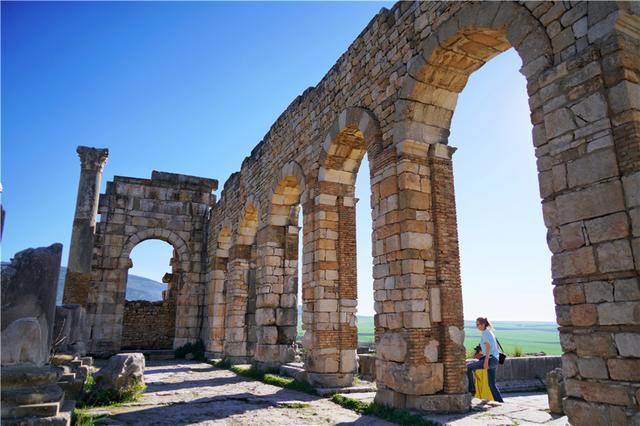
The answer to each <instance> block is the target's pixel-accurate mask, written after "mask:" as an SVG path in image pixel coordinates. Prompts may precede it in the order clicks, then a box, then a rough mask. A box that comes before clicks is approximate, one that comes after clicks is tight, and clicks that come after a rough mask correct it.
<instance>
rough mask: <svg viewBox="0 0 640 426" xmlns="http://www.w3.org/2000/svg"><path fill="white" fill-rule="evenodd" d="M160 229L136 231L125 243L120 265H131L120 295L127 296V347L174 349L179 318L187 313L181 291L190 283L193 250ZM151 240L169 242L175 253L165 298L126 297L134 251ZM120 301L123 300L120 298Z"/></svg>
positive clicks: (124, 343)
mask: <svg viewBox="0 0 640 426" xmlns="http://www.w3.org/2000/svg"><path fill="white" fill-rule="evenodd" d="M160 231H161V230H159V229H151V230H145V231H142V232H139V233H137V234H134V235H133V236H131V237H130V238H129V240H128V241H127V243H126V244H125V246H124V248H123V250H122V254H121V257H120V261H119V262H118V263H119V264H120V265H127V268H126V270H124V271H123V275H124V280H123V281H122V284H123V288H119V289H118V292H117V297H121V295H122V294H124V295H125V300H123V301H122V304H123V305H124V312H123V319H122V335H121V347H122V348H123V349H142V350H155V349H171V348H173V343H174V342H173V340H174V337H175V331H176V317H177V316H178V315H184V314H185V313H184V310H185V306H178V304H179V302H178V301H179V300H184V297H182V298H180V297H179V295H180V292H181V290H182V288H183V287H184V285H185V284H186V283H187V280H188V276H185V275H184V271H185V270H187V269H185V266H186V265H185V263H186V264H188V259H189V256H190V254H189V251H188V248H187V246H186V243H185V242H184V241H183V240H182V239H181V238H180V237H179V236H178V235H176V234H174V233H170V234H168V236H165V235H163V233H162V232H160ZM149 240H160V241H164V242H166V243H168V244H169V245H170V246H171V247H172V248H173V256H172V257H171V258H170V265H171V273H169V274H166V275H165V277H164V278H163V281H164V282H165V283H166V284H167V290H166V291H164V292H163V295H162V300H160V301H158V302H150V301H139V300H136V301H129V300H126V291H127V284H128V282H129V278H128V275H129V269H130V268H131V267H132V266H133V262H132V260H131V253H132V252H133V250H134V249H135V248H136V247H138V246H139V245H140V244H141V243H143V242H145V241H149ZM181 259H182V260H181ZM118 302H120V300H119V301H118Z"/></svg>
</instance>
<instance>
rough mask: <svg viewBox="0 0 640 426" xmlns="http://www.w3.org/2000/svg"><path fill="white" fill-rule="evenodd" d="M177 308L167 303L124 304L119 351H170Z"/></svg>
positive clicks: (131, 302)
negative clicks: (120, 349) (120, 348)
mask: <svg viewBox="0 0 640 426" xmlns="http://www.w3.org/2000/svg"><path fill="white" fill-rule="evenodd" d="M175 328H176V308H175V304H174V303H172V302H170V301H166V300H163V301H158V302H149V301H146V300H132V301H126V302H125V305H124V315H123V317H122V342H121V344H120V345H121V347H122V349H171V348H173V337H174V333H175Z"/></svg>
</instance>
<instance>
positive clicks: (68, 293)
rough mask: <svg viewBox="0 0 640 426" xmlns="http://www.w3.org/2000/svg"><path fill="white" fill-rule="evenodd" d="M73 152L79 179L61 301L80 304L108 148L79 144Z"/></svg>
mask: <svg viewBox="0 0 640 426" xmlns="http://www.w3.org/2000/svg"><path fill="white" fill-rule="evenodd" d="M77 152H78V156H79V157H80V164H81V166H80V182H79V184H78V196H77V200H76V212H75V215H74V217H73V229H72V232H71V244H70V245H69V262H68V264H67V276H66V278H65V285H64V297H63V301H64V303H77V304H80V305H83V306H84V305H86V301H87V293H88V289H89V282H90V281H91V257H92V252H93V235H94V233H95V227H96V216H97V214H98V199H99V197H100V181H101V179H102V170H103V168H104V165H105V163H106V162H107V157H108V156H109V150H108V149H100V148H90V147H86V146H79V147H78V149H77Z"/></svg>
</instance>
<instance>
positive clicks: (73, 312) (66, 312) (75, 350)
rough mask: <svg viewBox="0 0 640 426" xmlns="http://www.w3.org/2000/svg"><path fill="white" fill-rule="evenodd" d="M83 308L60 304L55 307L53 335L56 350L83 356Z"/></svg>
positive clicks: (84, 347) (84, 351)
mask: <svg viewBox="0 0 640 426" xmlns="http://www.w3.org/2000/svg"><path fill="white" fill-rule="evenodd" d="M85 317H86V312H85V309H84V308H83V307H82V306H80V305H62V306H57V307H56V317H55V325H54V332H53V336H54V339H55V341H54V342H55V343H57V345H58V347H57V348H56V351H57V352H65V353H71V354H73V355H79V356H83V355H84V354H85V353H86V342H85V341H84V338H83V333H84V331H85Z"/></svg>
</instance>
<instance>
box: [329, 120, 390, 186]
mask: <svg viewBox="0 0 640 426" xmlns="http://www.w3.org/2000/svg"><path fill="white" fill-rule="evenodd" d="M381 152H382V133H381V131H380V124H379V123H378V120H377V118H376V117H375V115H374V114H373V113H372V112H371V111H369V110H367V109H364V108H360V107H349V108H346V109H345V110H343V111H341V112H340V113H339V114H338V116H337V117H336V119H335V120H334V121H333V123H332V125H331V126H330V127H329V130H328V131H327V133H326V135H325V138H324V141H323V143H322V151H321V153H320V157H319V164H320V169H319V172H318V180H319V181H321V182H334V183H342V184H348V185H351V186H353V185H355V180H356V175H357V173H358V170H359V169H360V163H361V161H362V159H363V157H364V155H365V153H367V154H368V155H369V158H370V159H371V162H370V166H369V169H370V170H369V174H370V175H372V170H373V168H374V161H375V159H376V158H377V156H378V155H379V154H380V153H381Z"/></svg>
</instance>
